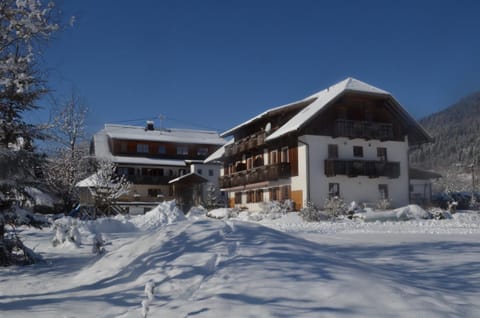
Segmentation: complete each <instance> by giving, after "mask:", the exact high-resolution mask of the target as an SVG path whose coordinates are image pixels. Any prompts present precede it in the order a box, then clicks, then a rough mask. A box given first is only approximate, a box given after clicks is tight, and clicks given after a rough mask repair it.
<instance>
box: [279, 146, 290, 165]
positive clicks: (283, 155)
mask: <svg viewBox="0 0 480 318" xmlns="http://www.w3.org/2000/svg"><path fill="white" fill-rule="evenodd" d="M280 161H281V162H288V147H283V148H282V152H281V153H280Z"/></svg>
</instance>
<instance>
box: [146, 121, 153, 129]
mask: <svg viewBox="0 0 480 318" xmlns="http://www.w3.org/2000/svg"><path fill="white" fill-rule="evenodd" d="M147 130H150V131H152V130H155V127H154V126H153V121H152V120H147V126H145V131H147Z"/></svg>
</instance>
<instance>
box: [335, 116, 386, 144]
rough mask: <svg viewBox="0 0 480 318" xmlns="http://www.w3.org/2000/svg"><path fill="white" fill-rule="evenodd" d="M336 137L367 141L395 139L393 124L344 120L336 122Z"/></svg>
mask: <svg viewBox="0 0 480 318" xmlns="http://www.w3.org/2000/svg"><path fill="white" fill-rule="evenodd" d="M334 135H335V137H348V138H362V139H367V140H369V139H379V140H392V139H394V134H393V125H392V124H388V123H374V122H370V121H357V120H344V119H337V120H336V121H335V124H334Z"/></svg>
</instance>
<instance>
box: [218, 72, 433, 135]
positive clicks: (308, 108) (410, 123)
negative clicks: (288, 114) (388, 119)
mask: <svg viewBox="0 0 480 318" xmlns="http://www.w3.org/2000/svg"><path fill="white" fill-rule="evenodd" d="M348 92H357V93H362V94H369V95H376V96H383V97H385V98H386V99H387V100H388V105H389V107H391V109H393V111H394V112H395V113H396V115H397V116H399V119H401V120H402V121H403V122H404V124H405V125H406V126H407V127H408V129H409V137H411V138H410V143H411V144H420V143H423V142H428V141H431V140H432V137H430V135H429V134H428V133H427V132H426V131H425V129H424V128H423V127H422V126H420V124H419V123H418V122H417V121H416V120H415V119H414V118H413V117H412V116H411V115H410V114H409V113H408V112H407V111H406V110H405V109H404V108H403V107H402V106H401V105H400V103H398V102H397V101H396V100H395V98H394V97H393V96H392V95H391V94H390V93H389V92H387V91H385V90H383V89H380V88H377V87H375V86H372V85H370V84H367V83H364V82H362V81H359V80H357V79H355V78H352V77H349V78H347V79H345V80H343V81H341V82H339V83H337V84H335V85H333V86H330V87H328V88H326V89H324V90H322V91H320V92H318V93H315V94H313V95H311V96H309V97H307V98H305V99H303V100H300V101H297V102H294V103H290V104H287V105H284V106H280V107H275V108H272V109H269V110H267V111H265V112H263V113H261V114H260V115H258V116H256V117H254V118H252V119H250V120H247V121H246V122H244V123H242V124H240V125H238V126H236V127H234V128H232V129H230V130H228V131H226V132H224V133H222V134H221V136H228V135H232V134H233V132H235V131H236V130H238V129H240V128H241V127H244V126H246V125H249V124H251V123H252V122H254V121H255V120H259V119H261V118H264V117H266V116H268V115H271V114H272V113H273V112H279V111H286V110H289V109H293V108H292V107H294V106H296V107H299V105H301V106H303V107H299V111H298V112H297V113H296V114H295V115H294V116H293V117H292V118H290V119H289V120H288V121H287V122H286V123H285V124H284V125H283V126H281V127H280V128H279V129H277V130H276V131H274V132H273V133H272V134H271V135H269V136H268V137H267V138H266V139H265V140H266V141H271V140H274V139H277V138H279V137H282V136H284V135H286V134H289V133H292V132H296V131H298V130H299V129H301V128H302V127H304V126H305V125H307V124H308V123H309V122H310V120H311V119H313V118H314V117H315V116H317V114H319V112H320V111H321V110H323V109H324V108H325V107H326V106H328V105H330V104H331V103H332V102H333V101H335V100H336V99H338V98H339V97H340V96H342V95H344V94H345V93H348Z"/></svg>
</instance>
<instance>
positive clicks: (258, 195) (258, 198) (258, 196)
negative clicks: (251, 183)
mask: <svg viewBox="0 0 480 318" xmlns="http://www.w3.org/2000/svg"><path fill="white" fill-rule="evenodd" d="M255 202H263V190H262V189H260V190H257V191H255Z"/></svg>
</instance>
